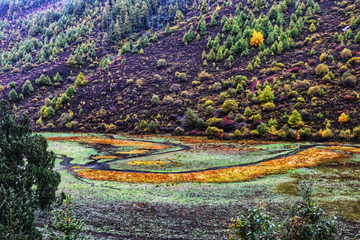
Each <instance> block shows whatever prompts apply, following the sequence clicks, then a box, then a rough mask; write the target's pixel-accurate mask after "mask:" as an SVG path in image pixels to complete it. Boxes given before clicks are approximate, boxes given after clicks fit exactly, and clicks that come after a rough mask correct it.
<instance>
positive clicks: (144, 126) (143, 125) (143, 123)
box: [140, 119, 147, 128]
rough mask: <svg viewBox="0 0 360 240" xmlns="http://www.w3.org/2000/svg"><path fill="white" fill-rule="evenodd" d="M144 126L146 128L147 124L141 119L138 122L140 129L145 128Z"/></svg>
mask: <svg viewBox="0 0 360 240" xmlns="http://www.w3.org/2000/svg"><path fill="white" fill-rule="evenodd" d="M146 126H147V122H146V121H145V120H144V119H143V120H141V122H140V127H141V128H146Z"/></svg>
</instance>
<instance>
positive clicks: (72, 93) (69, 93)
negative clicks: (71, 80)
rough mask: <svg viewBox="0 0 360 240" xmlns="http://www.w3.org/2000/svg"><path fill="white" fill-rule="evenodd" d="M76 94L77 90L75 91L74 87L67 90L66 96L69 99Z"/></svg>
mask: <svg viewBox="0 0 360 240" xmlns="http://www.w3.org/2000/svg"><path fill="white" fill-rule="evenodd" d="M75 93H76V90H75V89H74V87H73V86H70V87H68V89H67V90H66V95H68V96H69V97H72V96H74V94H75Z"/></svg>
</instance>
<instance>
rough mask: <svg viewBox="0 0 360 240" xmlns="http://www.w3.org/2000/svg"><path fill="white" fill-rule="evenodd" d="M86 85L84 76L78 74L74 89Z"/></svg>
mask: <svg viewBox="0 0 360 240" xmlns="http://www.w3.org/2000/svg"><path fill="white" fill-rule="evenodd" d="M86 84H87V81H86V80H85V76H84V75H83V74H82V72H80V73H79V75H78V76H77V78H76V80H75V83H74V85H75V87H80V86H85V85H86Z"/></svg>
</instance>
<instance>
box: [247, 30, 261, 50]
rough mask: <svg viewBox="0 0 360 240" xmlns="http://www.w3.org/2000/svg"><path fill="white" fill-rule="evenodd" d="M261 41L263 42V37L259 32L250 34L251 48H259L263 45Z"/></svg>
mask: <svg viewBox="0 0 360 240" xmlns="http://www.w3.org/2000/svg"><path fill="white" fill-rule="evenodd" d="M263 41H264V36H263V35H262V33H261V32H257V31H254V32H253V33H252V38H251V40H250V45H251V46H256V47H260V45H261V44H262V43H263Z"/></svg>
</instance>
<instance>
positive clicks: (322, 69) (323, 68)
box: [315, 63, 329, 77]
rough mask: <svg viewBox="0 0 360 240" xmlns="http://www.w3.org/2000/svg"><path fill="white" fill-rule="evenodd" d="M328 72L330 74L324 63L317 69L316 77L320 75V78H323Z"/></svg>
mask: <svg viewBox="0 0 360 240" xmlns="http://www.w3.org/2000/svg"><path fill="white" fill-rule="evenodd" d="M328 72H329V67H328V66H327V65H326V64H324V63H321V64H319V65H318V66H317V67H316V69H315V73H316V75H318V76H320V77H323V76H324V75H326V74H327V73H328Z"/></svg>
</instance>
